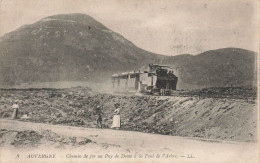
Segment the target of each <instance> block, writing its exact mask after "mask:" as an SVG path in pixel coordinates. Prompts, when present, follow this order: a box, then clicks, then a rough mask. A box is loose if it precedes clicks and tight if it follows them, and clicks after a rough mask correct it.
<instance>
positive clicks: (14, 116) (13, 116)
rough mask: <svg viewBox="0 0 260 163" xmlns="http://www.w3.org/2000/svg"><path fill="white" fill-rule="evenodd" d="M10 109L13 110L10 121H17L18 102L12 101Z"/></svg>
mask: <svg viewBox="0 0 260 163" xmlns="http://www.w3.org/2000/svg"><path fill="white" fill-rule="evenodd" d="M12 109H13V114H12V119H17V116H18V109H19V105H18V100H15V101H14V104H13V106H12Z"/></svg>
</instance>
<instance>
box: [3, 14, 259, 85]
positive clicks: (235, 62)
mask: <svg viewBox="0 0 260 163" xmlns="http://www.w3.org/2000/svg"><path fill="white" fill-rule="evenodd" d="M137 37H138V36H137ZM255 58H256V54H255V53H254V52H251V51H248V50H243V49H237V48H226V49H218V50H212V51H207V52H205V53H202V54H198V55H195V56H192V55H189V54H185V55H178V56H173V57H171V56H163V55H159V54H154V53H151V52H147V51H145V50H142V49H140V48H138V47H136V46H135V45H134V44H133V43H131V42H130V41H128V40H127V39H125V38H124V37H123V36H121V35H119V34H117V33H115V32H113V31H111V30H109V29H108V28H107V27H105V26H104V25H102V24H101V23H99V22H97V21H96V20H94V19H93V18H91V17H90V16H88V15H84V14H68V15H55V16H50V17H47V18H44V19H42V20H40V21H38V22H36V23H34V24H30V25H25V26H22V27H21V28H19V29H17V30H15V31H13V32H11V33H8V34H6V35H4V36H2V37H1V38H0V76H1V78H0V83H1V87H7V86H8V87H9V86H11V87H12V86H17V85H19V84H21V83H29V84H30V83H43V82H57V81H87V82H95V83H96V82H99V83H100V82H104V81H108V80H109V77H110V75H112V74H114V73H120V72H124V71H132V70H139V69H145V67H147V65H148V64H149V63H162V64H169V65H172V66H173V67H175V68H176V70H177V72H178V73H177V75H178V77H179V82H178V85H177V88H178V89H196V88H202V87H230V86H252V85H256V71H255V65H256V64H255Z"/></svg>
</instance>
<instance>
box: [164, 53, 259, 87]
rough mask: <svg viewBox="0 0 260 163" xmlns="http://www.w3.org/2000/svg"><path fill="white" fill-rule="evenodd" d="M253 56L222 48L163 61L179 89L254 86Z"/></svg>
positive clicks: (255, 73) (254, 59) (254, 60)
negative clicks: (175, 74) (172, 69)
mask: <svg viewBox="0 0 260 163" xmlns="http://www.w3.org/2000/svg"><path fill="white" fill-rule="evenodd" d="M256 57H257V54H256V53H255V52H252V51H249V50H244V49H239V48H224V49H217V50H210V51H206V52H204V53H201V54H198V55H195V56H192V55H179V56H174V57H169V58H166V59H164V60H163V62H164V63H166V64H169V65H173V67H175V68H176V69H177V72H178V77H179V82H178V88H180V89H197V88H203V87H234V86H256V81H257V67H256V66H257V63H256V60H257V59H256Z"/></svg>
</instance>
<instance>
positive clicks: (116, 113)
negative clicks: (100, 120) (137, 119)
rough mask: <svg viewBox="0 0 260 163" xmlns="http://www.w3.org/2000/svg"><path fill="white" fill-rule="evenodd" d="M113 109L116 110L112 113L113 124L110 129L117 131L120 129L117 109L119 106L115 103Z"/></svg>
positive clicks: (118, 110)
mask: <svg viewBox="0 0 260 163" xmlns="http://www.w3.org/2000/svg"><path fill="white" fill-rule="evenodd" d="M115 107H116V109H115V111H114V117H113V124H112V126H111V128H116V129H119V128H120V127H121V125H120V108H119V104H118V103H116V104H115Z"/></svg>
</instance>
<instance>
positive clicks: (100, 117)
mask: <svg viewBox="0 0 260 163" xmlns="http://www.w3.org/2000/svg"><path fill="white" fill-rule="evenodd" d="M96 114H97V115H98V117H97V128H102V107H101V106H100V105H97V107H96Z"/></svg>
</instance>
